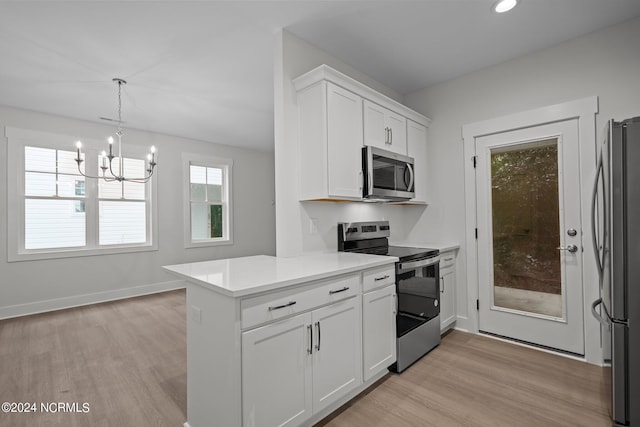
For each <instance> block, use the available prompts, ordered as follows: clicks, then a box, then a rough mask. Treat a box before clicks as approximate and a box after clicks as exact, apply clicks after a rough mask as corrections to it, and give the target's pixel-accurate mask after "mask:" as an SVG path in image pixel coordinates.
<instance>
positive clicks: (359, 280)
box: [164, 252, 397, 427]
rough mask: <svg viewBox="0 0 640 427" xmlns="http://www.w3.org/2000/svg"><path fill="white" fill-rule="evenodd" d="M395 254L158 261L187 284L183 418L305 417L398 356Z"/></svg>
mask: <svg viewBox="0 0 640 427" xmlns="http://www.w3.org/2000/svg"><path fill="white" fill-rule="evenodd" d="M396 261H397V258H395V257H387V256H380V255H366V254H353V253H341V252H331V253H315V254H309V255H303V256H299V257H292V258H280V257H272V256H266V255H259V256H250V257H242V258H231V259H223V260H213V261H204V262H197V263H188V264H180V265H171V266H165V267H164V268H165V269H166V270H167V271H169V272H171V273H173V274H175V275H177V276H179V277H181V278H183V279H185V281H186V288H187V422H186V423H185V426H187V427H202V426H212V425H213V426H241V425H242V426H259V425H260V426H263V425H290V426H297V425H307V424H313V423H314V422H316V421H318V420H320V419H322V418H324V417H325V416H327V415H328V414H330V413H331V412H333V411H334V410H335V409H337V408H339V407H340V406H341V405H343V404H344V403H346V402H347V401H348V400H350V399H351V398H353V397H354V396H355V395H357V394H358V393H360V392H361V391H363V390H364V389H365V388H367V387H368V386H370V385H371V384H373V383H374V382H375V381H377V380H378V379H380V378H381V377H382V376H384V375H385V374H386V373H387V367H388V366H389V365H391V364H392V363H394V362H395V359H396V348H395V311H396V294H395V284H394V283H395V270H394V264H395V262H396Z"/></svg>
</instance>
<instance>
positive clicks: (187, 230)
mask: <svg viewBox="0 0 640 427" xmlns="http://www.w3.org/2000/svg"><path fill="white" fill-rule="evenodd" d="M191 165H194V166H203V167H211V168H220V169H223V170H224V179H223V182H225V185H223V189H222V200H223V201H224V206H226V209H225V210H224V211H223V213H222V216H223V224H224V227H225V229H224V232H223V237H220V238H213V239H206V240H197V241H195V240H193V239H192V238H191V186H190V180H191V174H190V167H191ZM182 174H183V175H182V182H183V200H184V202H183V207H184V210H183V218H184V221H183V223H184V247H185V248H202V247H208V246H221V245H232V244H233V160H232V159H225V158H221V157H206V156H202V155H200V154H193V153H182Z"/></svg>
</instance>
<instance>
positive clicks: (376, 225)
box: [338, 221, 440, 262]
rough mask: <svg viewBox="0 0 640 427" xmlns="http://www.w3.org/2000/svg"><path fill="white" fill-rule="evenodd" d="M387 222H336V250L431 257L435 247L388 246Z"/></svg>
mask: <svg viewBox="0 0 640 427" xmlns="http://www.w3.org/2000/svg"><path fill="white" fill-rule="evenodd" d="M389 232H390V228H389V222H388V221H375V222H354V223H338V250H339V251H344V252H358V253H363V254H374V255H390V256H395V257H398V258H399V259H400V261H402V262H405V261H411V260H416V259H424V258H433V257H435V256H438V255H439V253H440V252H439V251H438V250H437V249H431V248H412V247H408V246H389V239H388V237H389Z"/></svg>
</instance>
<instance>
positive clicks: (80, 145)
mask: <svg viewBox="0 0 640 427" xmlns="http://www.w3.org/2000/svg"><path fill="white" fill-rule="evenodd" d="M76 148H77V149H78V150H79V149H81V148H82V142H81V141H77V142H76Z"/></svg>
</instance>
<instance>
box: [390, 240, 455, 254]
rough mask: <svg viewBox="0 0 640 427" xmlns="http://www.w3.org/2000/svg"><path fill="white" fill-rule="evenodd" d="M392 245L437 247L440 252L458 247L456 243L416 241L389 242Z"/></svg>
mask: <svg viewBox="0 0 640 427" xmlns="http://www.w3.org/2000/svg"><path fill="white" fill-rule="evenodd" d="M390 245H393V246H406V247H409V248H431V249H438V250H439V251H440V253H443V252H449V251H453V250H456V249H460V245H459V244H457V243H442V242H418V243H408V242H393V243H390Z"/></svg>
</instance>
